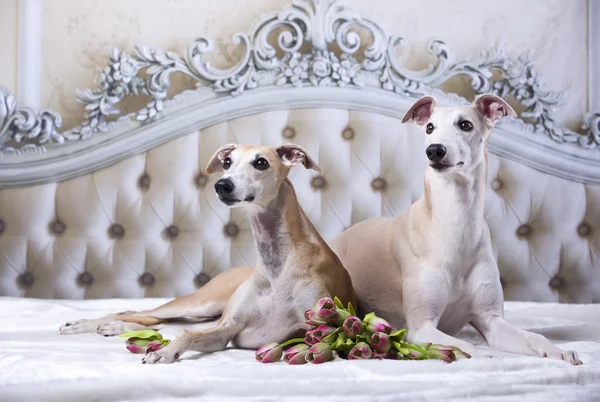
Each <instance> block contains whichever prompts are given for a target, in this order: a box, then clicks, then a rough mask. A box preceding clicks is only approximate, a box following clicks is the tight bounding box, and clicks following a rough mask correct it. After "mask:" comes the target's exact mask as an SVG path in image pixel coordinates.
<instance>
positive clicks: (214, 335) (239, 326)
mask: <svg viewBox="0 0 600 402" xmlns="http://www.w3.org/2000/svg"><path fill="white" fill-rule="evenodd" d="M251 281H252V280H251V279H250V280H248V281H246V282H245V283H243V284H242V285H241V286H240V287H239V288H238V289H237V291H236V292H235V293H234V294H233V295H232V297H231V299H230V300H229V302H228V304H227V308H226V309H225V311H224V312H223V315H222V317H221V320H220V321H219V323H218V324H217V325H216V326H215V327H214V328H210V329H207V330H205V331H200V332H184V333H183V334H182V335H179V336H178V337H176V338H175V339H174V340H173V342H171V343H170V344H168V345H167V346H165V347H164V348H162V349H160V350H157V351H156V352H151V353H148V354H147V355H146V356H145V357H144V358H143V359H142V362H143V363H148V364H155V363H172V362H174V361H175V360H177V359H179V357H180V356H181V355H182V354H183V353H184V352H186V351H188V350H195V351H198V352H204V353H210V352H218V351H220V350H224V349H225V348H226V347H227V345H228V344H229V342H231V340H232V339H233V338H235V336H236V335H238V334H239V333H240V331H242V330H243V329H244V327H245V326H246V323H247V322H248V320H250V319H251V317H253V316H255V315H257V310H256V304H255V303H254V298H253V297H252V296H253V295H254V288H253V284H252V282H251Z"/></svg>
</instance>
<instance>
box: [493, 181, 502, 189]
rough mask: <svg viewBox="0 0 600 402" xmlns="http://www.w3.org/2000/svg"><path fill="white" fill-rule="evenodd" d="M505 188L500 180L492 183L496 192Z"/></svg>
mask: <svg viewBox="0 0 600 402" xmlns="http://www.w3.org/2000/svg"><path fill="white" fill-rule="evenodd" d="M503 186H504V184H503V183H502V182H501V181H500V180H499V179H496V180H494V181H493V182H492V189H494V191H498V190H501V189H502V187H503Z"/></svg>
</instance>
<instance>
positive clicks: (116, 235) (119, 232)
mask: <svg viewBox="0 0 600 402" xmlns="http://www.w3.org/2000/svg"><path fill="white" fill-rule="evenodd" d="M124 236H125V228H124V227H123V226H121V225H119V224H118V223H113V224H112V225H110V227H109V228H108V237H110V238H112V239H122V238H123V237H124Z"/></svg>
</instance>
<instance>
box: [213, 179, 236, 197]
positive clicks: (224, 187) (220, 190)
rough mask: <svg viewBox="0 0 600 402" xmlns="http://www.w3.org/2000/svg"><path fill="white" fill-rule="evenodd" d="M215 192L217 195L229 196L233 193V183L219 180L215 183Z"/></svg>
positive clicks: (227, 180)
mask: <svg viewBox="0 0 600 402" xmlns="http://www.w3.org/2000/svg"><path fill="white" fill-rule="evenodd" d="M215 191H216V192H217V194H218V195H229V194H231V192H232V191H233V182H232V181H231V180H229V179H220V180H219V181H217V182H216V183H215Z"/></svg>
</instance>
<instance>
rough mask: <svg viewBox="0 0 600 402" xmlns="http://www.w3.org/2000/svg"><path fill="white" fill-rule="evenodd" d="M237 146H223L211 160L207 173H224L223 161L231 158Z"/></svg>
mask: <svg viewBox="0 0 600 402" xmlns="http://www.w3.org/2000/svg"><path fill="white" fill-rule="evenodd" d="M237 147H238V146H237V144H227V145H223V146H222V147H221V148H219V149H217V152H215V153H214V155H213V156H212V157H211V158H210V161H209V162H208V166H206V173H208V174H210V173H216V172H222V171H223V161H224V160H225V158H227V157H228V156H229V154H231V153H232V152H233V151H234V150H235V149H236V148H237Z"/></svg>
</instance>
